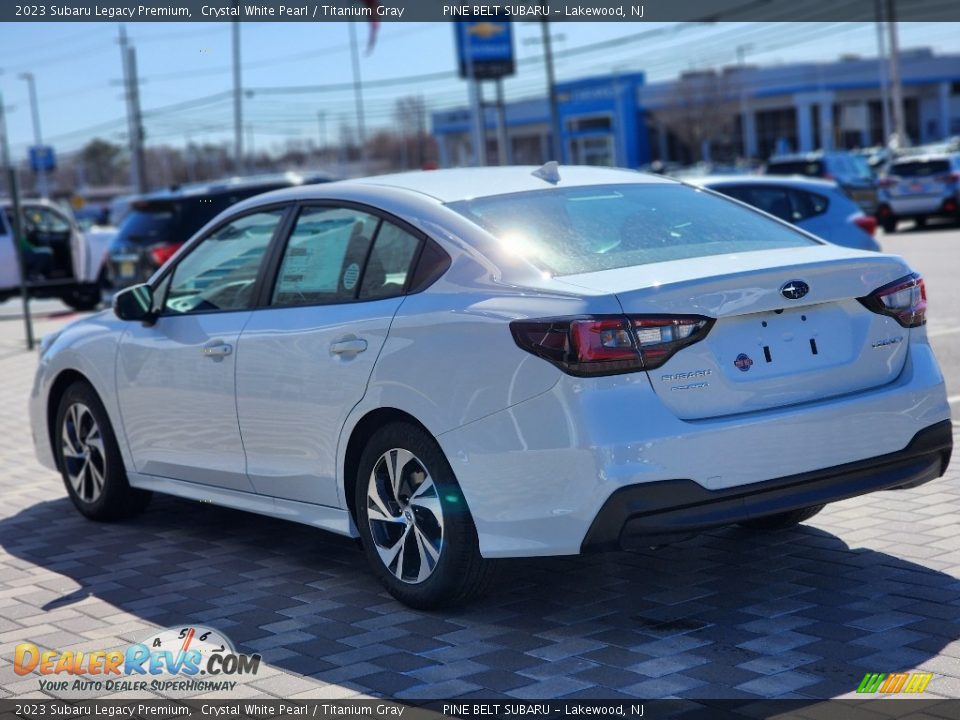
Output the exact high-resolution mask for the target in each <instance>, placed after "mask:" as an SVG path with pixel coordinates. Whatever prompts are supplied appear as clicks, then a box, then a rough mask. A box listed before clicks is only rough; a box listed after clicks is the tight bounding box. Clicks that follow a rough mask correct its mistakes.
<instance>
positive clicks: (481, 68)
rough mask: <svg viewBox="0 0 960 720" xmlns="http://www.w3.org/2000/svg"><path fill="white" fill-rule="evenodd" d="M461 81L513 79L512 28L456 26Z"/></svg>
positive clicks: (489, 24)
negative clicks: (466, 79)
mask: <svg viewBox="0 0 960 720" xmlns="http://www.w3.org/2000/svg"><path fill="white" fill-rule="evenodd" d="M454 28H455V29H456V37H457V60H458V61H459V65H460V77H462V78H469V77H470V76H471V70H472V75H473V77H474V78H476V79H477V80H496V79H497V78H501V77H504V76H505V75H513V73H514V69H515V68H514V61H513V26H512V25H511V24H510V23H509V22H491V21H489V20H484V21H480V22H457V23H454Z"/></svg>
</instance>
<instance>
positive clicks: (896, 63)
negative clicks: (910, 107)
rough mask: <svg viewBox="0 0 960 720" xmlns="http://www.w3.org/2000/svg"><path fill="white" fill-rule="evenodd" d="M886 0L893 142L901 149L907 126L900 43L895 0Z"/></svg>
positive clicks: (904, 144)
mask: <svg viewBox="0 0 960 720" xmlns="http://www.w3.org/2000/svg"><path fill="white" fill-rule="evenodd" d="M886 1H887V32H888V33H889V34H890V85H891V94H892V99H893V134H894V144H895V145H896V147H897V148H898V149H902V148H904V147H905V146H906V144H907V128H906V124H905V123H904V119H903V85H902V83H901V82H900V45H899V41H898V39H897V11H896V2H895V0H886Z"/></svg>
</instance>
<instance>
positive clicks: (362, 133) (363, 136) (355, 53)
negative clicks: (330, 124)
mask: <svg viewBox="0 0 960 720" xmlns="http://www.w3.org/2000/svg"><path fill="white" fill-rule="evenodd" d="M347 24H348V25H349V26H350V59H351V62H352V65H353V99H354V102H355V103H356V106H357V142H359V143H360V164H361V165H362V168H363V172H364V173H366V171H367V130H366V125H365V123H364V117H363V80H362V79H361V77H360V51H359V50H358V49H357V25H356V23H352V22H351V23H347Z"/></svg>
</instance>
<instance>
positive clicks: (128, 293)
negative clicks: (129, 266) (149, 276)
mask: <svg viewBox="0 0 960 720" xmlns="http://www.w3.org/2000/svg"><path fill="white" fill-rule="evenodd" d="M113 313H114V315H116V316H117V317H118V318H120V319H121V320H139V321H140V322H146V323H149V322H153V320H154V313H153V291H152V290H151V289H150V286H149V285H147V284H146V283H142V284H140V285H133V286H132V287H128V288H126V289H125V290H121V291H120V292H118V293H117V294H116V295H114V296H113Z"/></svg>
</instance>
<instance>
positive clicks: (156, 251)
mask: <svg viewBox="0 0 960 720" xmlns="http://www.w3.org/2000/svg"><path fill="white" fill-rule="evenodd" d="M181 245H183V243H172V244H170V245H157V246H156V247H153V248H150V259H151V260H153V262H154V264H155V265H156V266H157V267H160V266H161V265H163V264H164V263H165V262H166V261H167V260H169V259H170V258H171V257H172V256H173V254H174V253H175V252H176V251H177V250H179V249H180V246H181Z"/></svg>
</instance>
